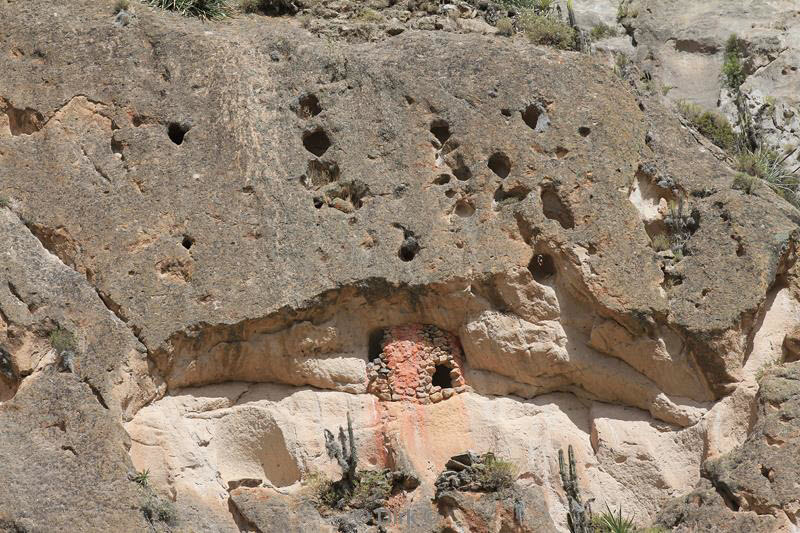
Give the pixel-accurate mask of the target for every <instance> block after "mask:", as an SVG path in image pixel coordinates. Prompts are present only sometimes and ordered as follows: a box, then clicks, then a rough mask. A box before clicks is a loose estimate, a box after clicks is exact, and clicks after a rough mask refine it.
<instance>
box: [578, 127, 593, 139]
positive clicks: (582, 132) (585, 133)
mask: <svg viewBox="0 0 800 533" xmlns="http://www.w3.org/2000/svg"><path fill="white" fill-rule="evenodd" d="M578 133H580V135H581V137H588V136H589V134H590V133H592V130H591V129H590V128H587V127H586V126H581V127H580V128H578Z"/></svg>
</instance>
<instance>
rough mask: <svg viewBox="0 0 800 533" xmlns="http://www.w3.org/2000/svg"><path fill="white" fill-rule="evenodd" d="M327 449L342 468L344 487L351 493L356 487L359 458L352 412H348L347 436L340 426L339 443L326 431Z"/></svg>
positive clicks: (329, 455)
mask: <svg viewBox="0 0 800 533" xmlns="http://www.w3.org/2000/svg"><path fill="white" fill-rule="evenodd" d="M325 449H326V450H327V452H328V457H330V458H331V459H336V462H337V463H339V466H340V467H341V468H342V481H341V483H342V485H343V486H344V488H345V489H346V490H347V491H348V492H349V491H352V490H353V488H355V486H356V481H357V480H356V465H357V464H358V456H357V455H356V442H355V439H354V438H353V422H352V420H351V419H350V411H348V412H347V434H345V432H344V429H343V428H342V427H341V426H339V441H338V442H337V441H336V439H335V438H334V436H333V433H331V432H330V431H328V430H327V429H326V430H325Z"/></svg>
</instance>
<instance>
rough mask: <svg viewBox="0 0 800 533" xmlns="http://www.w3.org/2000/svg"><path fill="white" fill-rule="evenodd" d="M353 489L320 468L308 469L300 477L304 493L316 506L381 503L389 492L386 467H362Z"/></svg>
mask: <svg viewBox="0 0 800 533" xmlns="http://www.w3.org/2000/svg"><path fill="white" fill-rule="evenodd" d="M357 478H358V479H357V481H356V483H355V487H354V488H353V490H352V492H349V493H348V491H347V490H346V489H345V488H344V486H343V485H342V484H340V483H336V482H334V481H331V480H330V479H328V478H327V477H326V476H325V475H324V474H322V473H320V472H311V473H310V474H308V475H307V476H306V478H305V479H304V480H303V492H302V494H303V496H304V497H305V499H306V500H308V501H310V502H311V503H313V504H314V505H315V506H316V507H318V508H327V509H332V508H337V507H353V508H356V509H361V508H367V507H372V506H376V505H377V506H380V505H381V504H382V502H384V501H386V499H387V498H388V497H389V496H390V495H391V493H392V481H391V480H390V479H389V477H388V476H387V472H386V470H361V471H359V472H358V474H357Z"/></svg>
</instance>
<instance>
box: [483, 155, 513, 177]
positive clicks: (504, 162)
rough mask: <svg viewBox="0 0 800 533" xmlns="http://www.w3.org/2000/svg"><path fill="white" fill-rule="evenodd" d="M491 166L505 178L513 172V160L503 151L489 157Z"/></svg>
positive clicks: (492, 169) (493, 170)
mask: <svg viewBox="0 0 800 533" xmlns="http://www.w3.org/2000/svg"><path fill="white" fill-rule="evenodd" d="M488 166H489V168H490V169H491V171H492V172H494V173H495V174H497V175H498V176H499V177H500V178H502V179H505V178H507V177H508V174H509V173H510V172H511V160H510V159H509V158H508V156H507V155H506V154H504V153H503V152H495V153H493V154H492V156H491V157H490V158H489V163H488Z"/></svg>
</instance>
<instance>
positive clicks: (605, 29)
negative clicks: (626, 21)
mask: <svg viewBox="0 0 800 533" xmlns="http://www.w3.org/2000/svg"><path fill="white" fill-rule="evenodd" d="M616 36H617V30H616V28H614V27H613V26H609V25H608V24H606V23H605V22H599V23H597V24H595V26H594V27H593V28H592V31H590V32H589V37H591V38H592V40H593V41H600V40H602V39H608V38H609V37H616Z"/></svg>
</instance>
